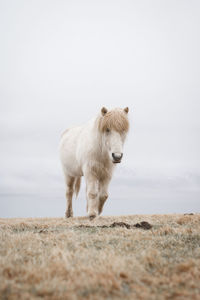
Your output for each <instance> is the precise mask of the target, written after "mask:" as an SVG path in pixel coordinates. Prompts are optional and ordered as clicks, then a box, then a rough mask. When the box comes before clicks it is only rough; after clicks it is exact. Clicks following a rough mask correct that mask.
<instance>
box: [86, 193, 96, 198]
mask: <svg viewBox="0 0 200 300" xmlns="http://www.w3.org/2000/svg"><path fill="white" fill-rule="evenodd" d="M97 196H98V195H97V193H95V192H89V193H88V197H89V199H95V198H97Z"/></svg>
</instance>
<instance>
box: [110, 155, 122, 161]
mask: <svg viewBox="0 0 200 300" xmlns="http://www.w3.org/2000/svg"><path fill="white" fill-rule="evenodd" d="M122 156H123V153H112V157H113V158H114V160H120V159H122Z"/></svg>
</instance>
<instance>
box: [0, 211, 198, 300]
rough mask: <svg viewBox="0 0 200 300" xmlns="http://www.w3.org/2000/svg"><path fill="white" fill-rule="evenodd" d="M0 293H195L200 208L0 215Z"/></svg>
mask: <svg viewBox="0 0 200 300" xmlns="http://www.w3.org/2000/svg"><path fill="white" fill-rule="evenodd" d="M142 221H146V222H148V223H150V224H151V225H152V228H151V229H146V230H145V229H143V228H140V227H135V226H128V228H126V227H121V226H123V224H115V225H116V226H115V225H113V226H111V227H109V226H110V225H111V224H113V223H114V222H125V223H127V224H130V225H134V224H136V223H140V222H142ZM0 295H1V296H0V299H22V300H23V299H92V300H95V299H192V300H193V299H200V214H194V215H134V216H121V217H99V218H97V219H95V220H93V221H89V220H88V219H87V218H73V219H68V220H65V219H62V218H54V219H53V218H51V219H50V218H49V219H47V218H46V219H0Z"/></svg>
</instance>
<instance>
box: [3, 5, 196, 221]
mask: <svg viewBox="0 0 200 300" xmlns="http://www.w3.org/2000/svg"><path fill="white" fill-rule="evenodd" d="M0 37H1V39H0V41H1V47H0V105H1V113H0V140H1V151H0V154H1V155H0V165H1V168H0V217H38V216H47V217H48V216H64V211H65V198H64V181H63V177H62V171H61V167H60V163H59V158H58V143H59V138H60V134H61V132H62V131H63V130H64V129H65V128H67V127H69V126H72V125H76V124H80V123H83V122H85V121H87V120H88V119H90V118H92V117H93V116H94V115H95V114H97V113H98V111H99V110H100V109H101V107H102V106H106V107H108V108H112V107H125V106H129V109H130V113H129V117H130V123H131V129H130V133H129V137H128V140H127V143H126V145H125V149H124V159H123V162H122V164H121V165H119V166H118V167H117V170H116V173H115V176H114V178H113V180H112V183H111V186H110V198H109V200H108V202H107V204H106V206H105V209H104V215H108V214H109V215H113V214H135V213H170V212H171V213H172V212H199V211H200V157H199V153H200V142H199V131H200V118H199V116H200V57H199V53H200V38H199V37H200V2H199V1H160V0H159V1H155V0H153V1H147V0H146V1H139V0H138V1H109V0H108V1H59V0H57V1H55V0H54V1H46V0H43V1H41V0H40V1H21V0H18V1H10V0H8V1H0ZM85 206H86V200H85V195H84V183H83V185H82V189H81V193H80V195H79V199H77V200H75V201H74V214H75V215H85V213H86V212H85Z"/></svg>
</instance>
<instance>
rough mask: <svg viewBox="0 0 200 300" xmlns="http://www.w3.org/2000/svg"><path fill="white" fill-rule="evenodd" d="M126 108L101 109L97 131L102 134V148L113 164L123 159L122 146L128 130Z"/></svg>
mask: <svg viewBox="0 0 200 300" xmlns="http://www.w3.org/2000/svg"><path fill="white" fill-rule="evenodd" d="M128 110H129V109H128V107H126V108H124V109H121V108H116V109H113V110H110V111H108V110H107V109H106V108H105V107H103V108H102V109H101V117H100V119H99V130H100V132H101V133H102V141H103V148H104V150H105V151H108V154H109V157H110V159H111V160H112V162H113V163H120V162H121V159H122V157H123V144H124V141H125V138H126V135H127V132H128V129H129V122H128V116H127V115H128Z"/></svg>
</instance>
